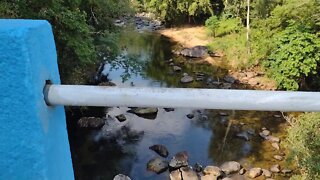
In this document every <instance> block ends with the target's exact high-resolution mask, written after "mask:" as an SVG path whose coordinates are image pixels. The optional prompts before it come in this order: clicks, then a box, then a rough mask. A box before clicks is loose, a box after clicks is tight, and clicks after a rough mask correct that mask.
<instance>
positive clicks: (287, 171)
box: [281, 169, 292, 174]
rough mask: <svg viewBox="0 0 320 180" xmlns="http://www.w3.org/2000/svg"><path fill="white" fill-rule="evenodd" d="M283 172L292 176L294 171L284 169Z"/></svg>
mask: <svg viewBox="0 0 320 180" xmlns="http://www.w3.org/2000/svg"><path fill="white" fill-rule="evenodd" d="M281 172H282V173H283V174H290V173H292V170H291V169H282V170H281Z"/></svg>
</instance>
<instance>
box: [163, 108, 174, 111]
mask: <svg viewBox="0 0 320 180" xmlns="http://www.w3.org/2000/svg"><path fill="white" fill-rule="evenodd" d="M163 109H164V110H165V111H166V112H171V111H174V108H163Z"/></svg>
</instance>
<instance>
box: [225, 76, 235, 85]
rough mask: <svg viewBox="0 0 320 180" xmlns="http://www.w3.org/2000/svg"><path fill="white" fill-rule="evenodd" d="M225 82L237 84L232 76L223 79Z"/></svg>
mask: <svg viewBox="0 0 320 180" xmlns="http://www.w3.org/2000/svg"><path fill="white" fill-rule="evenodd" d="M223 80H224V81H225V82H227V83H232V84H233V83H235V82H236V80H235V79H234V78H233V77H231V76H226V77H224V78H223Z"/></svg>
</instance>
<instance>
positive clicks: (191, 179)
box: [180, 166, 199, 180]
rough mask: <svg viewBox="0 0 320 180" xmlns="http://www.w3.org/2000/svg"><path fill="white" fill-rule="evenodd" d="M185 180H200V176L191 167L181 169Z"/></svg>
mask: <svg viewBox="0 0 320 180" xmlns="http://www.w3.org/2000/svg"><path fill="white" fill-rule="evenodd" d="M180 171H181V174H182V179H183V180H198V179H199V178H198V175H197V173H196V172H194V171H193V170H192V169H191V168H190V167H188V166H187V167H182V168H180Z"/></svg>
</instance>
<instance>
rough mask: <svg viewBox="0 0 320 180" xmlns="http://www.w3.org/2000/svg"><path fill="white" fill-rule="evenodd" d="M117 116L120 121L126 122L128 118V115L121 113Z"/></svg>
mask: <svg viewBox="0 0 320 180" xmlns="http://www.w3.org/2000/svg"><path fill="white" fill-rule="evenodd" d="M116 118H117V119H118V121H120V122H124V121H126V120H127V118H126V116H125V115H123V114H120V115H118V116H116Z"/></svg>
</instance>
